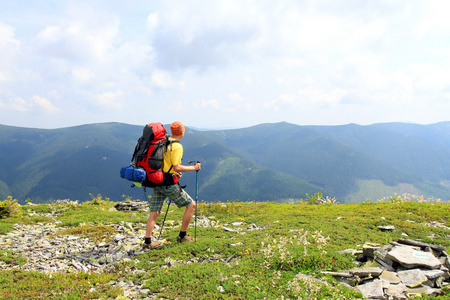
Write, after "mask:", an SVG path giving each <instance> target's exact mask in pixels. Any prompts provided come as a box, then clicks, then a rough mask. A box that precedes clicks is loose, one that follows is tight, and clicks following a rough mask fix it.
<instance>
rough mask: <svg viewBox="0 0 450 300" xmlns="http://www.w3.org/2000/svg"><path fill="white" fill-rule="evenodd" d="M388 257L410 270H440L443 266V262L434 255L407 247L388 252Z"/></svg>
mask: <svg viewBox="0 0 450 300" xmlns="http://www.w3.org/2000/svg"><path fill="white" fill-rule="evenodd" d="M386 257H387V258H389V259H391V260H393V261H395V262H398V263H399V264H401V265H402V266H403V267H405V268H408V269H412V268H417V267H425V268H430V269H439V268H440V266H441V262H440V261H439V260H438V259H437V258H436V257H435V256H434V255H433V254H432V253H430V252H423V251H418V250H415V249H413V248H411V247H407V246H404V247H395V248H394V249H393V250H391V251H389V252H388V254H387V255H386Z"/></svg>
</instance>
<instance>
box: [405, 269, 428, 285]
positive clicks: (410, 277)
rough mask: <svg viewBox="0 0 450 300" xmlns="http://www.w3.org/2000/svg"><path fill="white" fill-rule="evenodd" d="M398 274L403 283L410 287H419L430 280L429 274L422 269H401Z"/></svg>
mask: <svg viewBox="0 0 450 300" xmlns="http://www.w3.org/2000/svg"><path fill="white" fill-rule="evenodd" d="M397 275H398V277H399V278H400V280H401V281H402V282H403V284H404V285H406V286H407V287H410V288H415V287H418V286H420V285H421V284H422V283H425V282H427V280H428V278H427V276H425V274H424V273H423V272H422V271H421V270H420V269H413V270H406V271H400V272H398V273H397Z"/></svg>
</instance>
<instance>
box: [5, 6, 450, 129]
mask: <svg viewBox="0 0 450 300" xmlns="http://www.w3.org/2000/svg"><path fill="white" fill-rule="evenodd" d="M449 11H450V1H447V0H424V1H421V0H412V1H407V0H402V1H400V0H373V1H357V0H342V1H331V0H296V1H295V0H292V1H290V0H277V1H273V0H245V1H242V0H227V1H216V0H203V1H198V0H192V1H186V0H170V1H168V0H161V1H153V0H129V1H119V0H89V1H84V0H74V1H72V0H33V1H31V0H20V1H17V0H2V1H1V3H0V124H3V125H11V126H19V127H32V128H62V127H70V126H77V125H82V124H92V123H104V122H121V123H127V124H133V125H145V124H147V123H150V122H161V123H163V124H169V123H171V122H173V121H181V122H183V123H184V124H186V125H187V126H192V127H196V128H206V129H218V128H242V127H248V126H253V125H257V124H262V123H276V122H289V123H294V124H298V125H341V124H348V123H357V124H361V125H368V124H373V123H384V122H409V123H418V124H431V123H436V122H441V121H450V18H448V12H449Z"/></svg>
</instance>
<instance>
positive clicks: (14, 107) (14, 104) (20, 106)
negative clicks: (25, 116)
mask: <svg viewBox="0 0 450 300" xmlns="http://www.w3.org/2000/svg"><path fill="white" fill-rule="evenodd" d="M31 106H32V105H31V104H30V103H27V102H26V101H25V100H23V99H22V98H20V97H14V98H13V99H10V100H9V101H7V102H3V101H0V107H1V108H2V110H3V111H17V112H26V111H29V110H30V109H31Z"/></svg>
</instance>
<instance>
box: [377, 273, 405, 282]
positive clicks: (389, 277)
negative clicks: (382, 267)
mask: <svg viewBox="0 0 450 300" xmlns="http://www.w3.org/2000/svg"><path fill="white" fill-rule="evenodd" d="M380 279H384V280H386V281H389V282H390V283H392V284H399V283H400V282H401V280H400V278H399V277H398V276H397V273H395V272H391V271H383V273H381V275H380Z"/></svg>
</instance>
